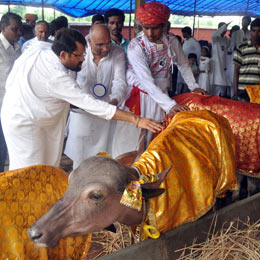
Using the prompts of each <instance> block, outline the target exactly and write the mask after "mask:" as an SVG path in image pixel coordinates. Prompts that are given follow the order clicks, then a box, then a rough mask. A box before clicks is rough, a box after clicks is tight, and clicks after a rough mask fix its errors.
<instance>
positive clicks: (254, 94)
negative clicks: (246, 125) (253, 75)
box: [245, 85, 260, 104]
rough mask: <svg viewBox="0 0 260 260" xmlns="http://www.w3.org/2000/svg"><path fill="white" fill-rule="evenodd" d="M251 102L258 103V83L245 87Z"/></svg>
mask: <svg viewBox="0 0 260 260" xmlns="http://www.w3.org/2000/svg"><path fill="white" fill-rule="evenodd" d="M245 89H246V92H247V94H248V96H249V98H250V102H251V103H257V104H260V85H250V86H246V87H245Z"/></svg>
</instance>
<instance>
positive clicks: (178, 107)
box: [169, 104, 190, 116]
mask: <svg viewBox="0 0 260 260" xmlns="http://www.w3.org/2000/svg"><path fill="white" fill-rule="evenodd" d="M188 110H190V109H189V108H188V107H187V106H185V105H180V104H177V105H175V106H174V107H173V108H172V109H171V111H170V113H169V114H170V115H172V116H174V115H175V114H176V113H178V112H182V111H188Z"/></svg>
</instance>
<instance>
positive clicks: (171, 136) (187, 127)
mask: <svg viewBox="0 0 260 260" xmlns="http://www.w3.org/2000/svg"><path fill="white" fill-rule="evenodd" d="M130 155H132V157H133V159H134V158H135V154H134V153H133V154H130ZM130 157H131V156H130ZM234 158H235V151H234V140H233V139H232V131H231V128H230V126H229V124H228V122H227V120H226V119H224V118H222V117H219V116H217V115H216V114H214V113H212V112H209V111H198V112H192V111H188V112H184V113H180V114H178V115H176V116H175V118H174V120H173V122H172V124H171V125H170V126H169V127H167V129H165V130H164V131H163V132H162V133H161V134H160V135H159V136H157V137H156V138H155V139H154V140H153V141H152V142H151V144H150V145H149V147H148V149H147V150H146V152H144V153H143V154H142V155H141V156H140V158H139V159H138V160H137V161H136V162H135V163H134V167H129V166H125V165H122V164H121V163H120V161H121V162H124V163H127V164H128V165H131V164H132V161H131V160H129V161H128V160H127V159H125V157H122V158H119V159H118V161H116V160H113V159H110V158H107V157H103V156H95V157H91V158H89V159H87V160H86V161H84V162H83V163H81V165H80V166H79V168H77V169H76V170H74V171H73V172H72V173H71V174H70V177H69V187H68V190H67V192H66V193H65V195H64V196H63V197H62V198H61V199H60V200H59V201H57V202H56V204H54V206H53V207H52V208H51V209H50V210H49V211H48V212H47V213H46V214H45V215H44V216H42V217H41V218H40V219H39V220H38V221H36V222H35V223H34V224H33V225H32V226H31V227H30V229H29V230H28V235H29V237H30V238H31V239H32V240H33V242H35V243H36V244H38V245H44V246H48V247H55V246H56V245H57V243H58V241H59V239H60V238H62V237H67V236H78V235H83V234H87V233H90V232H95V231H99V230H101V229H104V228H106V227H109V226H110V225H111V224H112V223H114V222H115V221H118V222H120V223H122V224H126V225H129V226H133V225H137V224H140V223H141V222H142V220H143V219H144V217H145V216H144V215H145V214H146V207H145V206H144V205H146V203H143V204H142V207H141V210H140V211H138V210H136V209H133V208H131V207H128V206H125V205H122V204H121V203H120V200H121V198H122V194H123V192H124V191H125V189H126V187H128V185H129V184H130V183H131V182H132V181H134V180H139V178H140V175H145V174H148V175H149V174H157V173H159V174H158V178H157V179H156V181H155V180H154V179H153V180H152V181H150V182H146V183H144V184H142V185H141V187H142V197H143V199H144V200H149V202H150V204H151V205H152V208H153V209H154V211H155V215H156V224H157V228H158V230H159V231H160V232H165V231H168V230H169V229H171V228H173V227H176V226H178V225H181V224H183V223H186V222H190V221H194V220H196V219H198V218H199V217H200V216H202V215H203V214H205V213H206V212H207V211H209V210H210V209H211V208H212V207H213V206H214V203H215V201H216V197H217V196H218V195H220V194H222V193H224V192H226V191H227V190H232V189H235V188H236V186H237V179H236V176H235V162H234V161H235V159H234ZM189 163H190V164H189ZM138 165H139V166H138ZM140 165H142V167H140ZM138 167H139V168H138ZM146 170H147V171H146ZM145 171H146V172H145ZM166 176H167V178H166ZM159 186H160V187H159ZM130 195H131V194H130ZM159 195H160V196H159Z"/></svg>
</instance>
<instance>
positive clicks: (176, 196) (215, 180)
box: [133, 111, 237, 232]
mask: <svg viewBox="0 0 260 260" xmlns="http://www.w3.org/2000/svg"><path fill="white" fill-rule="evenodd" d="M133 166H134V167H137V168H138V169H139V171H140V173H141V174H142V175H155V174H157V173H160V172H161V171H163V170H166V169H168V167H169V166H172V168H171V170H170V172H169V174H168V176H167V177H166V179H165V180H164V181H163V183H162V184H161V186H160V188H164V189H165V192H164V193H163V194H162V195H160V196H158V197H156V198H153V199H150V200H149V202H150V203H151V206H152V208H153V210H154V212H155V215H156V223H157V228H158V230H159V231H160V232H166V231H168V230H170V229H172V228H174V227H177V226H180V225H181V224H184V223H187V222H190V221H195V220H196V219H198V218H199V217H201V216H202V215H204V214H205V213H206V212H208V211H209V210H210V209H211V208H212V206H213V205H214V203H215V200H216V197H217V196H223V194H224V193H225V192H226V191H227V190H234V189H237V178H236V174H235V141H234V138H233V134H232V130H231V128H230V125H229V123H228V121H227V120H226V119H225V118H224V117H220V116H218V115H216V114H215V113H212V112H210V111H187V112H182V113H178V114H177V115H176V116H175V117H174V119H173V120H172V121H171V123H170V125H169V126H168V127H167V128H166V129H165V130H164V131H162V132H161V133H160V134H159V135H158V136H157V137H156V138H154V139H153V140H152V142H151V143H150V145H149V146H148V148H147V150H146V151H145V152H144V153H143V154H142V155H141V156H140V158H139V159H138V161H137V162H135V163H134V164H133Z"/></svg>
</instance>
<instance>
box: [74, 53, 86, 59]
mask: <svg viewBox="0 0 260 260" xmlns="http://www.w3.org/2000/svg"><path fill="white" fill-rule="evenodd" d="M71 55H73V56H75V57H76V58H78V59H80V58H85V56H86V52H84V53H83V54H76V53H71Z"/></svg>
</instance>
